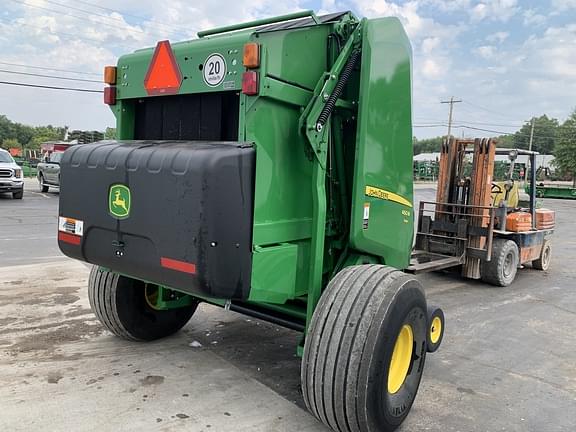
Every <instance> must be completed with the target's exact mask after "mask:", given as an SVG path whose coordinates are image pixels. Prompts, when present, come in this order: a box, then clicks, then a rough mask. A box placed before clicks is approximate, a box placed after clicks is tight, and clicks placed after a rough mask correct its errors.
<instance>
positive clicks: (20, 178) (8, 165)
mask: <svg viewBox="0 0 576 432" xmlns="http://www.w3.org/2000/svg"><path fill="white" fill-rule="evenodd" d="M4 192H9V193H12V197H13V198H14V199H22V197H23V196H24V174H23V173H22V168H21V167H20V166H18V164H16V162H14V159H12V156H10V153H8V152H7V151H6V150H3V149H0V193H4Z"/></svg>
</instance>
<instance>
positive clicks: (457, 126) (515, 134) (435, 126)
mask: <svg viewBox="0 0 576 432" xmlns="http://www.w3.org/2000/svg"><path fill="white" fill-rule="evenodd" d="M446 126H448V125H447V124H446V123H439V124H423V125H422V124H414V125H412V127H415V128H437V127H446ZM453 127H454V128H458V129H461V128H465V129H472V130H477V131H482V132H490V133H497V134H499V135H506V136H515V137H520V136H525V137H529V136H530V134H522V133H518V132H515V133H510V132H504V131H497V130H493V129H484V128H477V127H473V126H466V125H462V124H454V125H453ZM534 138H547V139H557V137H553V136H547V135H534Z"/></svg>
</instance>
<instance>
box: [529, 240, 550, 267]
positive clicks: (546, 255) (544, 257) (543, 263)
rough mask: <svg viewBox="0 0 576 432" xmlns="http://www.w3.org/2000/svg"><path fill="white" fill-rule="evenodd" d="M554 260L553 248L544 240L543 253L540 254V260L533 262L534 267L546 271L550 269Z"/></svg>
mask: <svg viewBox="0 0 576 432" xmlns="http://www.w3.org/2000/svg"><path fill="white" fill-rule="evenodd" d="M551 259H552V246H551V245H550V241H549V240H544V244H543V245H542V251H541V252H540V258H538V259H537V260H534V261H532V267H533V268H535V269H536V270H543V271H546V270H548V268H549V267H550V261H551Z"/></svg>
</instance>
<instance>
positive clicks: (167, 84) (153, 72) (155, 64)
mask: <svg viewBox="0 0 576 432" xmlns="http://www.w3.org/2000/svg"><path fill="white" fill-rule="evenodd" d="M181 83H182V74H181V73H180V68H179V67H178V63H177V62H176V58H175V57H174V52H173V51H172V47H171V46H170V42H169V41H167V40H165V41H160V42H158V45H156V49H155V50H154V55H153V56H152V61H151V62H150V66H149V67H148V72H147V73H146V78H144V88H145V89H146V92H147V93H148V94H149V95H163V94H175V93H178V90H180V84H181Z"/></svg>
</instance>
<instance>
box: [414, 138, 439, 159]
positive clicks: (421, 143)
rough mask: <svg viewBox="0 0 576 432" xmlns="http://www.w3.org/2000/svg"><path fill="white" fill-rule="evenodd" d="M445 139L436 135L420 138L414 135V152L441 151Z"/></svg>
mask: <svg viewBox="0 0 576 432" xmlns="http://www.w3.org/2000/svg"><path fill="white" fill-rule="evenodd" d="M443 139H444V138H443V137H434V138H425V139H422V140H419V139H418V138H416V137H414V139H413V145H414V154H415V155H417V154H420V153H432V152H439V151H440V146H441V145H442V140H443Z"/></svg>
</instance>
